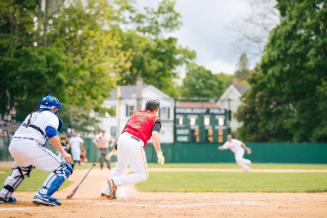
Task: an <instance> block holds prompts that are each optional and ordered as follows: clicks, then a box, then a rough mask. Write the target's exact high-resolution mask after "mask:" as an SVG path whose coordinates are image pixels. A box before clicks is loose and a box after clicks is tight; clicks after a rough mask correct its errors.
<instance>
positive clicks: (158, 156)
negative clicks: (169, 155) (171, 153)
mask: <svg viewBox="0 0 327 218" xmlns="http://www.w3.org/2000/svg"><path fill="white" fill-rule="evenodd" d="M157 158H158V164H161V165H162V164H164V163H165V157H164V156H163V153H162V151H159V152H158V153H157Z"/></svg>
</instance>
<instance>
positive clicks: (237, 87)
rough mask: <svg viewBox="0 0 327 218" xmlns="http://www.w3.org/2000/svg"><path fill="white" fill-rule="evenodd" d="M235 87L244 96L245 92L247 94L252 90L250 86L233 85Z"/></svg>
mask: <svg viewBox="0 0 327 218" xmlns="http://www.w3.org/2000/svg"><path fill="white" fill-rule="evenodd" d="M232 86H234V87H235V89H236V90H237V91H238V92H239V93H240V94H243V93H244V92H246V91H247V90H249V89H250V87H249V86H241V85H232Z"/></svg>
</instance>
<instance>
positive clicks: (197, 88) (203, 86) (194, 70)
mask: <svg viewBox="0 0 327 218" xmlns="http://www.w3.org/2000/svg"><path fill="white" fill-rule="evenodd" d="M223 91H224V89H223V82H222V81H221V80H220V78H219V77H217V76H216V75H214V74H213V73H212V72H211V71H210V70H207V69H205V68H204V67H203V66H199V65H197V64H195V63H190V64H189V65H188V66H187V72H186V76H185V78H184V80H183V84H182V87H181V93H182V97H186V98H188V97H189V98H214V99H218V98H219V97H220V96H221V94H222V93H223Z"/></svg>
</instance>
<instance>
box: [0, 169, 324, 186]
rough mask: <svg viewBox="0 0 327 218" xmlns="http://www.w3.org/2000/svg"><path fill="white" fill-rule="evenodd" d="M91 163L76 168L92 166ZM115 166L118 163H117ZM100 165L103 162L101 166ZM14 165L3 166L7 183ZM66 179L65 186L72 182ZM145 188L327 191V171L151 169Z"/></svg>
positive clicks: (0, 177)
mask: <svg viewBox="0 0 327 218" xmlns="http://www.w3.org/2000/svg"><path fill="white" fill-rule="evenodd" d="M90 166H91V163H89V164H84V165H81V166H77V167H76V169H89V168H90ZM113 166H114V164H113ZM97 167H99V166H97ZM149 168H172V169H173V168H199V169H201V168H211V169H215V168H217V169H226V168H231V169H235V168H237V169H239V167H238V165H236V164H215V163H211V164H165V165H158V164H149ZM253 169H305V170H319V169H324V170H326V169H327V165H324V164H254V165H253ZM9 173H10V169H8V168H6V169H4V168H3V169H0V183H1V184H3V182H4V180H5V178H6V177H7V176H8V174H9ZM47 175H48V173H47V172H44V171H40V170H33V171H32V173H31V177H30V178H27V179H26V180H25V181H24V183H23V184H22V185H21V186H20V187H19V189H18V191H36V190H37V189H38V188H39V187H40V186H41V185H42V183H43V181H44V180H45V178H46V177H47ZM70 184H71V182H70V181H66V182H65V183H64V185H63V187H67V186H68V185H70ZM136 188H137V189H138V190H139V191H145V192H327V173H313V172H304V173H285V172H284V173H268V172H267V173H266V172H264V173H263V172H262V173H258V172H250V173H243V172H149V178H148V180H147V181H145V182H142V183H139V184H137V185H136Z"/></svg>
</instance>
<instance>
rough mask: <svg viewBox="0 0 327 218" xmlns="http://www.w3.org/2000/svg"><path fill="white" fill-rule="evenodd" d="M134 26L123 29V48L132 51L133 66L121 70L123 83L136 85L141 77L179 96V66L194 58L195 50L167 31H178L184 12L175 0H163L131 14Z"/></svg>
mask: <svg viewBox="0 0 327 218" xmlns="http://www.w3.org/2000/svg"><path fill="white" fill-rule="evenodd" d="M131 17H132V18H131V20H130V22H131V25H130V26H131V28H129V29H128V30H127V31H122V37H123V40H122V42H123V45H122V48H123V51H126V52H130V56H129V60H130V63H131V65H130V67H128V68H126V69H125V70H124V71H121V72H120V75H121V79H120V81H119V84H121V85H126V84H135V81H136V80H137V78H138V77H142V78H143V80H144V82H146V83H148V84H152V85H154V86H156V87H157V88H159V89H161V90H162V91H164V92H166V93H167V94H169V95H171V96H176V95H177V94H178V93H177V89H176V84H175V83H174V82H173V81H174V79H176V78H177V77H178V73H177V68H178V67H179V66H182V65H184V64H186V63H187V62H189V61H190V60H192V59H193V58H194V57H195V52H193V51H190V50H189V49H187V48H183V47H181V46H179V45H178V41H177V39H176V38H175V37H167V36H165V34H167V33H168V32H171V31H174V30H177V29H178V28H179V27H180V25H181V22H180V14H179V13H178V12H176V11H175V1H172V0H163V1H161V2H160V3H159V5H158V7H157V8H145V12H136V13H134V14H133V13H132V15H131Z"/></svg>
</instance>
